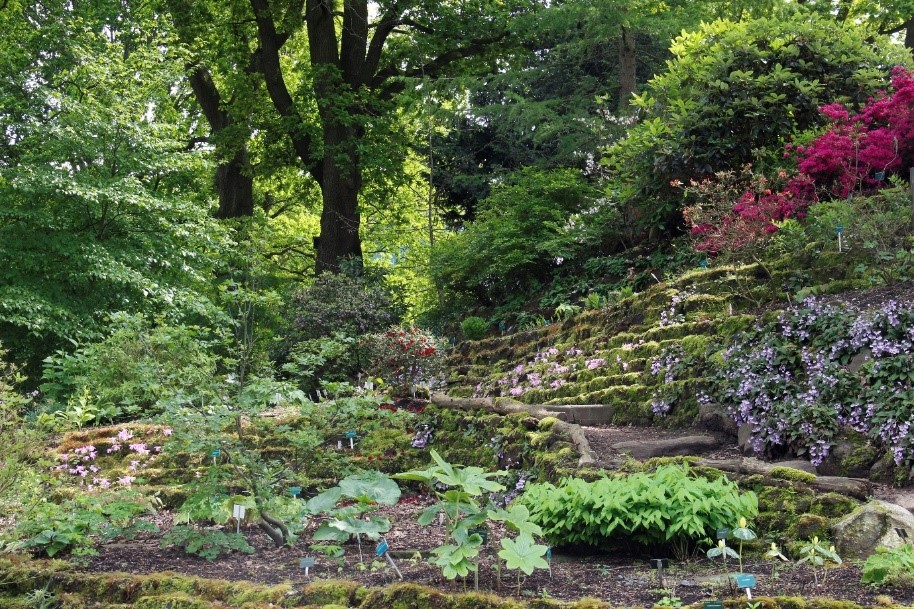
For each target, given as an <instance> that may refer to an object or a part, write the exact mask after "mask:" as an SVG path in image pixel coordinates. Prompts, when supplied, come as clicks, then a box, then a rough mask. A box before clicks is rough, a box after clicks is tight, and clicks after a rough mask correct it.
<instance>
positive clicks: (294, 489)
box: [289, 486, 301, 497]
mask: <svg viewBox="0 0 914 609" xmlns="http://www.w3.org/2000/svg"><path fill="white" fill-rule="evenodd" d="M289 493H290V494H291V495H292V496H293V497H298V496H299V495H301V487H300V486H293V487H292V488H290V489H289Z"/></svg>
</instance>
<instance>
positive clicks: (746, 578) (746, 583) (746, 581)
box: [733, 573, 755, 601]
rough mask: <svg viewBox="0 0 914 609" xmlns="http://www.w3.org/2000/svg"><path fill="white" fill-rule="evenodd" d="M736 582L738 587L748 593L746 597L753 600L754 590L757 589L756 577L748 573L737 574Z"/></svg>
mask: <svg viewBox="0 0 914 609" xmlns="http://www.w3.org/2000/svg"><path fill="white" fill-rule="evenodd" d="M733 579H735V580H736V587H737V588H742V589H744V590H745V591H746V597H748V599H749V600H750V601H751V600H752V589H753V588H755V576H754V575H750V574H748V573H737V574H736V576H735V577H734V578H733Z"/></svg>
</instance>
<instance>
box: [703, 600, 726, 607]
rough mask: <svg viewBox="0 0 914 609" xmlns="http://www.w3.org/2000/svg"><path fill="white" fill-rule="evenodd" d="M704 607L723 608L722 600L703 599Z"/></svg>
mask: <svg viewBox="0 0 914 609" xmlns="http://www.w3.org/2000/svg"><path fill="white" fill-rule="evenodd" d="M704 609H724V603H723V601H705V604H704Z"/></svg>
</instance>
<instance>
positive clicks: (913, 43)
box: [904, 17, 914, 50]
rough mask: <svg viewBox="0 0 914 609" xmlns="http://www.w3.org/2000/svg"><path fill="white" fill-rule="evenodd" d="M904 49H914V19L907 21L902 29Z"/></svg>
mask: <svg viewBox="0 0 914 609" xmlns="http://www.w3.org/2000/svg"><path fill="white" fill-rule="evenodd" d="M904 48H906V49H908V50H911V49H914V17H911V18H910V19H908V22H907V23H905V29H904Z"/></svg>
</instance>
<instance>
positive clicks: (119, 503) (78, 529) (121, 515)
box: [13, 492, 158, 557]
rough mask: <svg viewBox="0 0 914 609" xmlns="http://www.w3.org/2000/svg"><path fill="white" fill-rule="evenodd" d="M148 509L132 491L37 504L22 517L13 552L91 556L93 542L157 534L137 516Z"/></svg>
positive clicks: (144, 501) (155, 529)
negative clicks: (69, 553) (142, 532)
mask: <svg viewBox="0 0 914 609" xmlns="http://www.w3.org/2000/svg"><path fill="white" fill-rule="evenodd" d="M151 511H152V510H151V507H150V506H149V503H148V501H146V500H144V499H143V498H142V497H141V496H140V495H139V494H138V493H136V492H121V493H105V494H93V495H78V496H77V497H75V498H74V499H70V500H68V501H65V502H63V503H61V504H56V503H51V502H49V501H47V502H41V503H39V504H37V505H36V506H35V507H34V509H32V510H31V511H30V512H29V513H28V514H27V515H26V517H24V518H22V519H21V520H20V522H19V523H18V525H17V526H16V529H15V531H14V535H15V537H16V538H17V540H18V541H16V542H15V543H14V544H13V547H14V548H17V549H28V550H31V551H32V552H35V553H36V554H42V555H46V556H48V557H54V556H56V555H57V554H60V553H62V552H72V553H73V554H76V555H90V554H95V553H96V552H95V550H94V549H93V547H92V546H93V545H94V543H95V541H96V539H98V540H101V541H107V540H111V539H115V538H117V537H124V538H127V539H130V538H132V537H133V536H134V535H136V533H138V532H140V531H150V532H155V531H157V530H158V529H157V527H156V526H155V525H154V524H152V523H149V522H146V521H142V520H137V519H136V518H137V516H140V515H141V514H147V513H150V512H151Z"/></svg>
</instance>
